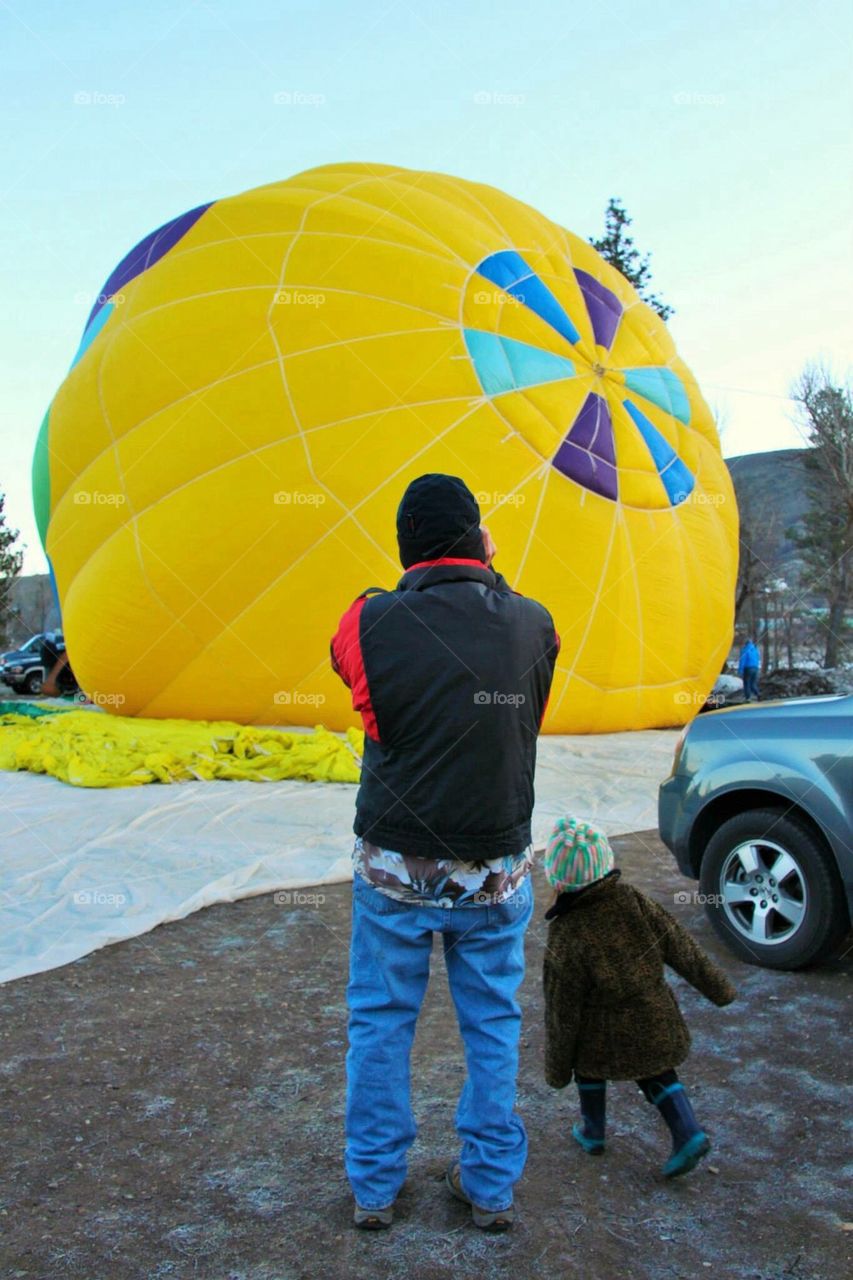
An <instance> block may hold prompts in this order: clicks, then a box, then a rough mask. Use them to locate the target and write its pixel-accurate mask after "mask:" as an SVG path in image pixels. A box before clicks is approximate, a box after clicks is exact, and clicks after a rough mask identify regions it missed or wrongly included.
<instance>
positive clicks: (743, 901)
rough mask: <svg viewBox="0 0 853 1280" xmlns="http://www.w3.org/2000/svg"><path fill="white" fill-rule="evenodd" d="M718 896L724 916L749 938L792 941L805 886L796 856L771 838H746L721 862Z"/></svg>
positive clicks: (801, 913) (761, 942)
mask: <svg viewBox="0 0 853 1280" xmlns="http://www.w3.org/2000/svg"><path fill="white" fill-rule="evenodd" d="M720 898H721V905H722V907H723V911H724V913H725V915H726V919H727V920H728V921H729V923H730V924H731V925H732V926H733V928H734V929H735V930H736V931H737V933H738V934H739V935H740V936H741V937H742V938H745V939H746V940H747V941H748V942H751V943H757V944H758V945H759V946H762V947H773V946H779V945H780V944H781V943H783V942H790V940H791V939H792V938H793V937H794V935H795V934H796V932H797V930H798V929H799V928H800V927H801V925H802V923H803V920H804V919H805V915H806V909H807V906H808V886H807V884H806V878H805V875H804V874H803V870H802V867H801V866H800V864H799V863H798V862H797V860H796V858H794V857H793V856H792V854H791V853H790V852H789V851H788V850H787V849H785V848H783V846H782V845H780V844H776V843H775V842H774V841H773V840H766V839H763V838H762V839H757V840H746V841H744V842H743V843H742V844H739V845H738V846H737V847H736V848H735V849H732V851H731V853H730V854H729V855H728V857H727V858H726V860H725V862H724V863H723V868H722V871H721V872H720Z"/></svg>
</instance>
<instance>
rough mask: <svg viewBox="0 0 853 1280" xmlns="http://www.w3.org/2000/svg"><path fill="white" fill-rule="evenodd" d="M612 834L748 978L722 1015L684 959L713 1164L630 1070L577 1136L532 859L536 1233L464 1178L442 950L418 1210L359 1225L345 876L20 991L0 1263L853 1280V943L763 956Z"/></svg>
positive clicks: (203, 1273) (430, 1276)
mask: <svg viewBox="0 0 853 1280" xmlns="http://www.w3.org/2000/svg"><path fill="white" fill-rule="evenodd" d="M614 845H615V847H616V849H617V858H618V860H619V863H620V865H621V866H622V867H623V869H624V871H625V874H626V875H628V876H629V877H630V878H631V879H632V880H633V881H634V882H635V883H636V884H638V885H639V886H640V887H641V888H644V889H646V890H647V891H649V892H651V893H652V894H653V896H655V897H656V898H657V899H658V900H659V901H660V902H662V903H663V904H664V905H665V906H667V907H668V908H669V909H671V910H673V911H674V912H675V914H676V916H677V917H678V918H679V919H680V920H681V921H682V922H684V923H685V924H686V925H688V927H690V928H691V929H692V930H693V931H694V933H695V935H696V936H697V938H698V939H699V940H700V941H701V942H702V943H703V944H704V945H705V946H707V948H708V949H709V950H710V951H711V952H712V953H713V954H714V955H715V956H716V957H717V958H718V960H719V961H720V962H721V963H722V964H723V966H724V968H725V969H726V970H727V972H728V973H729V974H730V975H731V977H732V979H733V980H734V981H735V983H736V984H737V985H738V987H739V989H740V993H741V995H740V999H739V1000H738V1001H737V1002H736V1003H735V1004H734V1005H732V1006H730V1007H729V1008H727V1009H723V1010H717V1009H715V1008H714V1007H713V1006H711V1005H709V1004H707V1003H706V1002H704V1001H703V1000H702V999H701V997H699V996H698V995H697V994H696V993H695V992H693V991H692V990H690V989H689V988H686V987H685V986H684V984H682V983H680V982H679V981H678V980H676V985H677V987H678V989H679V993H680V997H681V999H682V1006H683V1008H684V1010H685V1012H686V1014H687V1017H688V1021H689V1023H690V1024H691V1027H692V1030H693V1035H694V1051H693V1054H692V1056H691V1058H690V1060H689V1062H688V1063H687V1064H686V1066H685V1069H684V1070H683V1072H682V1075H683V1077H684V1078H685V1080H686V1081H687V1083H688V1085H689V1087H690V1090H691V1094H692V1097H693V1100H694V1103H695V1106H696V1110H697V1112H698V1114H699V1116H700V1119H701V1120H702V1121H703V1123H704V1124H705V1126H706V1127H707V1128H708V1130H709V1132H710V1133H711V1137H712V1140H713V1142H714V1146H715V1150H714V1151H713V1153H712V1155H711V1156H710V1157H709V1159H708V1160H706V1161H705V1163H704V1166H700V1168H699V1169H697V1170H696V1171H695V1172H694V1173H693V1174H692V1175H690V1176H689V1177H687V1178H684V1179H682V1180H680V1181H677V1182H675V1183H667V1182H665V1181H664V1180H663V1179H662V1177H661V1176H660V1166H661V1164H662V1162H663V1160H664V1158H665V1156H666V1155H667V1152H668V1140H667V1136H666V1131H665V1129H664V1127H663V1125H662V1123H661V1121H660V1120H659V1118H658V1117H657V1115H656V1114H655V1113H654V1112H652V1111H651V1110H650V1108H649V1107H648V1106H647V1104H646V1103H644V1102H643V1100H642V1098H641V1097H640V1095H639V1093H638V1092H637V1090H636V1089H635V1088H634V1087H633V1086H632V1085H630V1084H620V1085H616V1086H614V1087H613V1089H612V1091H611V1098H610V1100H611V1113H610V1115H611V1122H610V1129H609V1148H608V1151H607V1154H606V1155H605V1156H604V1157H603V1158H601V1159H595V1160H592V1159H590V1158H589V1157H588V1156H585V1155H584V1154H583V1153H582V1152H580V1151H579V1150H578V1149H577V1148H576V1147H575V1145H574V1143H572V1142H571V1140H570V1139H569V1138H568V1131H569V1124H570V1120H571V1118H572V1112H573V1108H574V1096H569V1094H572V1095H573V1090H569V1091H567V1092H566V1093H565V1094H562V1095H561V1094H557V1093H555V1092H554V1091H552V1090H550V1089H549V1088H548V1087H547V1086H546V1085H545V1084H544V1082H543V1080H542V1069H541V1062H542V1029H541V1012H542V1002H541V995H540V979H539V971H540V965H541V957H542V946H543V937H544V929H545V926H544V924H543V922H542V911H543V909H544V908H543V906H542V904H543V902H544V901H545V892H544V887H543V883H542V880H541V875H540V873H539V872H538V871H537V892H538V902H537V909H536V914H535V917H534V924H533V925H532V926H531V930H530V933H529V941H528V963H529V968H528V976H527V979H526V982H525V986H524V989H523V993H522V998H523V1002H524V1008H525V1028H524V1032H523V1049H522V1066H521V1075H520V1100H519V1105H520V1108H521V1111H522V1113H523V1116H524V1119H525V1122H526V1125H527V1129H528V1133H529V1136H530V1160H529V1163H528V1167H527V1172H526V1175H525V1177H524V1179H523V1181H522V1182H521V1183H520V1184H519V1187H518V1190H517V1197H516V1204H517V1208H518V1215H519V1217H518V1223H517V1226H516V1229H515V1231H514V1232H513V1233H511V1234H510V1235H507V1236H503V1237H492V1236H484V1235H483V1234H482V1233H480V1232H478V1231H476V1230H475V1229H474V1228H473V1227H472V1226H471V1224H470V1220H469V1218H468V1215H467V1210H466V1208H465V1206H463V1205H460V1204H458V1203H457V1202H455V1201H453V1200H452V1199H451V1198H450V1197H449V1195H448V1194H447V1192H446V1190H445V1188H444V1186H443V1184H442V1181H441V1179H442V1175H443V1171H444V1167H445V1164H446V1162H447V1160H448V1158H449V1157H450V1156H451V1155H452V1154H453V1153H454V1151H455V1142H454V1134H453V1128H452V1124H453V1108H454V1105H455V1100H456V1095H457V1093H458V1089H459V1087H460V1086H461V1083H462V1064H461V1049H460V1045H459V1040H458V1034H457V1031H456V1027H455V1022H454V1019H453V1013H452V1006H451V1005H450V1002H449V998H448V995H447V991H446V980H445V975H444V973H443V967H444V966H443V960H442V959H441V953H440V947H439V948H437V949H436V951H435V953H434V967H435V972H434V974H433V982H432V984H431V989H430V993H429V995H428V997H427V1002H426V1005H425V1008H424V1012H423V1015H422V1019H421V1023H420V1027H419V1032H418V1037H417V1042H416V1047H415V1055H414V1064H413V1075H414V1080H415V1082H416V1092H415V1105H416V1112H417V1115H418V1119H419V1123H420V1132H419V1136H418V1139H417V1142H416V1144H415V1146H414V1148H413V1150H412V1154H411V1160H410V1168H409V1179H408V1182H407V1184H406V1187H405V1188H404V1191H403V1194H402V1195H401V1197H400V1199H399V1201H398V1216H397V1222H396V1224H395V1226H394V1227H393V1229H392V1230H391V1231H390V1232H385V1233H381V1234H376V1235H374V1234H365V1233H360V1232H356V1231H354V1230H353V1229H352V1228H351V1226H350V1213H351V1201H350V1196H349V1193H348V1188H347V1184H346V1182H345V1179H344V1176H343V1170H342V1164H341V1147H342V1114H343V1112H342V1102H343V1088H344V1050H345V1040H346V1024H345V1010H344V983H345V979H346V969H347V948H348V937H349V901H350V887H349V885H345V884H344V885H335V886H333V887H328V886H327V887H325V888H323V889H318V890H304V891H302V892H301V894H295V893H294V894H291V897H290V900H289V901H279V902H276V901H274V899H273V897H272V896H269V897H265V898H255V899H251V900H249V901H243V902H238V903H235V904H231V905H222V906H217V907H213V908H210V909H209V910H206V911H203V912H200V913H198V914H196V915H193V916H190V917H189V918H188V919H186V920H184V921H181V922H180V923H177V924H170V925H165V926H163V927H161V928H159V929H157V930H155V931H154V932H153V933H150V934H147V935H146V936H144V937H141V938H138V939H135V940H133V941H131V942H128V943H124V944H121V945H119V946H114V947H110V948H108V949H106V950H104V951H100V952H97V953H96V954H94V955H91V956H88V957H86V958H85V959H83V960H80V961H77V962H76V963H75V964H72V965H68V966H67V967H65V968H63V969H59V970H56V971H54V972H51V973H45V974H40V975H36V976H34V977H31V978H24V979H21V980H19V981H17V982H13V983H9V984H7V985H6V986H4V987H3V988H2V989H0V1005H2V1015H3V1016H2V1042H3V1043H2V1049H3V1052H2V1058H0V1083H2V1089H0V1094H2V1114H3V1116H4V1123H3V1130H2V1134H3V1139H2V1140H3V1152H2V1157H0V1160H2V1166H3V1176H2V1178H0V1197H2V1203H1V1207H0V1232H2V1236H0V1276H2V1277H3V1280H7V1277H8V1278H12V1277H28V1278H30V1280H54V1278H57V1280H59V1278H62V1280H65V1278H66V1277H67V1278H68V1280H78V1278H79V1280H112V1278H113V1277H117V1278H119V1280H142V1278H143V1277H144V1278H145V1280H196V1278H200V1280H297V1278H299V1280H302V1278H310V1280H313V1278H314V1277H317V1278H319V1277H324V1278H325V1277H331V1278H332V1280H338V1278H339V1277H340V1278H341V1280H344V1278H348V1277H353V1278H354V1280H368V1278H369V1280H374V1278H375V1277H383V1278H384V1277H388V1280H392V1278H393V1280H397V1278H398V1277H399V1278H401V1280H402V1278H405V1280H440V1278H443V1277H448V1280H449V1278H450V1277H453V1280H467V1278H469V1277H470V1278H472V1280H473V1278H476V1280H484V1278H485V1277H486V1276H488V1277H497V1278H499V1280H502V1278H503V1277H512V1280H528V1278H531V1280H533V1278H542V1280H550V1278H551V1277H560V1278H562V1277H564V1276H578V1277H582V1278H583V1280H599V1278H600V1280H623V1278H624V1280H646V1278H648V1280H652V1278H653V1280H659V1278H664V1277H666V1278H670V1277H678V1278H681V1277H683V1278H684V1280H688V1278H689V1280H695V1277H697V1276H698V1277H701V1276H703V1275H706V1274H707V1275H708V1276H710V1277H712V1278H713V1280H722V1278H726V1280H728V1278H729V1277H733V1278H735V1280H739V1278H742V1280H783V1278H784V1280H838V1278H840V1277H841V1276H843V1275H850V1274H853V1264H851V1257H850V1255H851V1253H853V1231H847V1230H845V1224H848V1225H849V1222H850V1219H853V1207H851V1205H850V1203H849V1201H848V1202H847V1203H846V1204H845V1202H844V1192H845V1181H846V1182H847V1184H848V1185H849V1181H850V1179H849V1175H850V1172H851V1168H850V1163H849V1161H850V1149H851V1147H850V1136H849V1133H850V1131H849V1121H848V1115H849V1112H850V1106H849V1103H850V1098H851V1082H850V1079H849V1076H850V1053H849V1040H848V1041H847V1047H846V1049H845V1031H846V1028H847V1027H848V1026H849V1001H850V981H849V979H850V973H851V968H853V961H851V958H850V952H848V954H847V957H846V958H843V959H840V960H837V961H834V962H833V963H831V964H830V965H827V966H825V967H823V968H821V969H819V970H815V971H812V972H807V973H801V974H785V973H773V972H770V971H768V970H761V969H756V968H751V967H749V966H746V965H742V964H740V963H739V962H738V961H736V960H734V959H733V958H732V957H731V956H730V955H729V954H728V953H727V952H726V951H725V950H724V948H723V947H722V945H721V944H718V943H717V941H716V940H715V938H714V936H713V935H712V934H711V932H710V930H709V928H708V926H707V924H706V923H705V920H704V916H703V914H702V909H701V907H700V906H697V905H695V903H694V902H693V901H692V900H691V901H689V902H686V903H685V902H683V901H678V900H675V897H674V895H676V894H677V893H679V892H682V891H687V892H692V890H693V889H694V888H695V886H693V885H692V884H690V883H689V882H686V881H684V880H682V879H681V877H680V876H679V875H678V872H677V871H676V869H675V867H674V864H673V862H672V859H671V858H670V856H669V855H668V854H667V853H666V851H665V850H664V849H663V847H662V846H661V845H660V844H659V843H658V841H657V838H656V836H655V835H654V834H653V833H651V832H646V833H640V834H638V835H634V836H625V837H622V838H620V839H617V840H615V841H614ZM845 1075H846V1076H847V1079H845V1078H844V1077H845ZM845 1087H846V1096H845ZM845 1124H847V1130H846V1132H845ZM845 1163H846V1164H847V1167H846V1169H845Z"/></svg>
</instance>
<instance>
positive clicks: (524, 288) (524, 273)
mask: <svg viewBox="0 0 853 1280" xmlns="http://www.w3.org/2000/svg"><path fill="white" fill-rule="evenodd" d="M477 272H478V273H479V275H481V276H484V277H485V279H486V280H490V281H491V282H492V284H496V285H498V286H499V287H500V288H501V289H503V291H504V293H508V294H510V296H511V297H513V298H517V299H518V301H519V302H523V303H524V305H525V306H526V307H529V308H530V310H531V311H533V312H535V314H536V315H537V316H539V317H540V319H542V320H544V321H545V323H546V324H549V325H550V326H551V328H552V329H556V331H557V333H559V334H561V335H562V336H563V337H564V338H565V339H566V340H567V341H568V342H572V343H574V342H578V341H579V339H580V334H579V333H578V331H577V329H576V328H575V326H574V325H573V324H572V322H571V320H570V319H569V317H568V316H567V315H566V313H565V311H564V310H563V308H562V307H561V306H560V304H559V302H558V301H557V299H556V298H555V297H554V295H553V293H552V292H551V290H550V289H549V288H548V286H547V285H546V284H544V283H543V282H542V281H541V280H540V279H539V277H538V276H537V274H536V272H535V271H533V270H531V268H530V267H529V266H528V265H527V263H526V262H525V261H524V259H523V258H522V257H521V255H520V254H518V253H516V252H515V250H514V249H502V250H501V251H500V253H493V254H490V256H489V257H488V258H484V259H483V261H482V262H481V263H480V265H479V266H478V268H477Z"/></svg>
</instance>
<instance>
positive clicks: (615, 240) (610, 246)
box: [589, 196, 675, 320]
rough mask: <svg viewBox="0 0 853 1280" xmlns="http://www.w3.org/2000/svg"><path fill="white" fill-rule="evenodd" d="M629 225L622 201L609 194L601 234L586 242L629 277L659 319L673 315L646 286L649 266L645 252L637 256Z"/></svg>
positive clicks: (638, 253) (649, 278) (638, 252)
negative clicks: (598, 238)
mask: <svg viewBox="0 0 853 1280" xmlns="http://www.w3.org/2000/svg"><path fill="white" fill-rule="evenodd" d="M630 225H631V219H630V218H629V217H628V214H627V212H626V209H625V206H624V205H623V204H622V201H621V200H619V199H618V198H617V197H616V196H611V197H610V200H609V201H608V203H607V210H606V212H605V214H604V235H603V237H602V238H601V239H600V240H595V239H593V238H592V236H590V241H589V242H590V244H591V245H592V247H593V249H597V250H598V252H599V253H600V254H601V256H602V257H603V258H606V259H607V261H608V262H609V263H610V265H611V266H613V267H615V268H616V270H617V271H621V272H622V275H623V276H625V278H626V279H627V280H630V282H631V284H632V285H633V286H634V288H635V289H636V290H637V293H638V294H639V295H640V297H641V298H642V299H643V301H644V302H646V303H648V305H649V306H650V307H651V308H652V310H654V311H656V312H657V313H658V315H659V316H660V318H661V319H662V320H668V319H669V317H670V316H671V315H674V314H675V311H674V308H673V307H670V306H668V305H667V304H666V303H665V302H663V301H662V300H661V299H660V298H659V297H657V295H656V294H654V293H652V292H651V290H650V288H649V286H650V284H651V279H652V269H651V266H650V259H649V255H648V254H647V253H646V254H642V255H641V254H640V251H639V250H638V249H637V248H636V246H635V244H634V240H633V237H632V236H630V235H629V234H628V231H627V228H628V227H630Z"/></svg>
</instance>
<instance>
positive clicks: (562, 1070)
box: [543, 818, 737, 1178]
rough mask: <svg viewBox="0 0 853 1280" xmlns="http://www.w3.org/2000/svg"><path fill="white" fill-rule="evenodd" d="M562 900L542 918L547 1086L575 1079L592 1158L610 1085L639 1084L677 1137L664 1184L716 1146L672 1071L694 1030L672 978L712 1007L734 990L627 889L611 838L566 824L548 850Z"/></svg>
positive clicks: (582, 1135)
mask: <svg viewBox="0 0 853 1280" xmlns="http://www.w3.org/2000/svg"><path fill="white" fill-rule="evenodd" d="M545 874H546V876H547V877H548V880H549V881H550V883H551V884H552V885H553V886H554V890H555V892H554V896H553V899H552V903H551V905H550V908H549V910H548V911H547V912H546V915H545V919H546V920H549V921H550V924H549V926H548V943H547V947H546V950H545V963H544V975H543V976H544V982H545V1025H546V1041H545V1078H546V1080H547V1081H548V1083H549V1084H550V1085H553V1086H554V1087H555V1088H557V1089H563V1088H565V1087H566V1085H568V1084H570V1083H571V1079H572V1074H573V1073H574V1077H575V1081H576V1083H577V1086H578V1093H579V1095H580V1109H581V1122H580V1124H575V1125H574V1126H573V1128H572V1134H573V1136H574V1138H575V1139H576V1141H577V1142H578V1143H579V1144H580V1145H581V1147H583V1149H584V1151H587V1152H588V1153H589V1154H590V1155H600V1154H601V1153H602V1151H603V1150H604V1122H605V1099H606V1090H607V1081H608V1080H636V1082H637V1084H638V1085H639V1087H640V1089H641V1090H642V1091H643V1094H644V1095H645V1097H646V1099H647V1101H648V1102H650V1103H652V1104H653V1105H654V1106H656V1107H657V1109H658V1111H660V1113H661V1115H662V1116H663V1118H664V1120H665V1121H666V1123H667V1125H668V1127H669V1131H670V1133H671V1134H672V1153H671V1155H670V1157H669V1159H668V1160H667V1162H666V1164H665V1165H664V1170H663V1172H664V1175H665V1176H666V1177H667V1178H675V1177H678V1175H679V1174H682V1173H688V1172H689V1171H690V1170H691V1169H693V1168H694V1167H695V1166H696V1165H697V1164H698V1163H699V1161H700V1160H701V1159H702V1157H703V1156H705V1155H707V1154H708V1152H709V1151H710V1149H711V1144H710V1142H709V1141H708V1136H707V1134H706V1133H705V1132H704V1130H703V1129H701V1128H700V1126H699V1124H698V1123H697V1121H696V1117H695V1115H694V1114H693V1108H692V1107H691V1105H690V1102H689V1100H688V1098H687V1094H686V1093H685V1091H684V1086H683V1085H682V1084H681V1082H680V1081H679V1079H678V1076H677V1075H676V1073H675V1067H676V1066H678V1064H679V1063H681V1062H683V1061H684V1059H685V1058H686V1057H687V1053H688V1050H689V1047H690V1033H689V1032H688V1030H687V1026H686V1024H685V1022H684V1019H683V1018H682V1016H681V1012H680V1010H679V1008H678V1004H677V1003H676V1000H675V996H674V995H673V993H672V991H671V989H670V987H669V986H668V985H667V982H666V980H665V977H664V965H665V964H668V965H669V966H670V967H671V968H672V969H674V970H675V972H676V973H679V974H680V975H681V976H682V978H686V979H687V981H688V982H689V983H691V985H692V986H694V987H696V989H697V990H698V991H701V992H702V994H703V995H704V996H707V998H708V999H709V1000H712V1001H713V1002H714V1004H717V1005H725V1004H730V1003H731V1001H732V1000H734V999H735V996H736V995H737V992H736V991H735V989H734V987H733V986H732V985H731V983H730V982H729V980H728V979H727V978H726V976H725V974H724V973H723V972H722V970H721V969H718V968H717V966H716V965H715V964H714V963H713V961H711V960H710V959H709V958H708V956H706V955H705V953H704V952H703V951H702V950H700V948H699V947H698V946H697V945H696V943H695V942H694V941H693V939H692V938H691V937H690V935H689V933H687V932H686V931H685V930H684V929H683V928H682V927H681V925H680V924H678V922H677V921H676V920H674V919H673V917H672V916H671V915H670V914H669V913H668V912H667V911H664V909H663V907H660V906H658V904H657V903H656V902H653V901H652V900H651V898H647V897H646V896H645V894H643V893H640V891H639V890H638V889H635V888H633V886H632V885H629V884H626V883H624V882H621V881H620V879H619V877H620V874H621V873H620V872H619V871H615V870H614V869H613V851H612V849H611V848H610V845H609V843H608V841H607V837H606V836H605V835H604V833H603V832H601V831H597V830H596V829H595V828H594V827H592V826H590V825H589V823H587V822H580V821H578V819H577V818H561V819H560V820H559V821H558V822H557V823H556V825H555V827H554V830H553V832H552V833H551V839H550V840H549V842H548V847H547V849H546V852H545Z"/></svg>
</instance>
